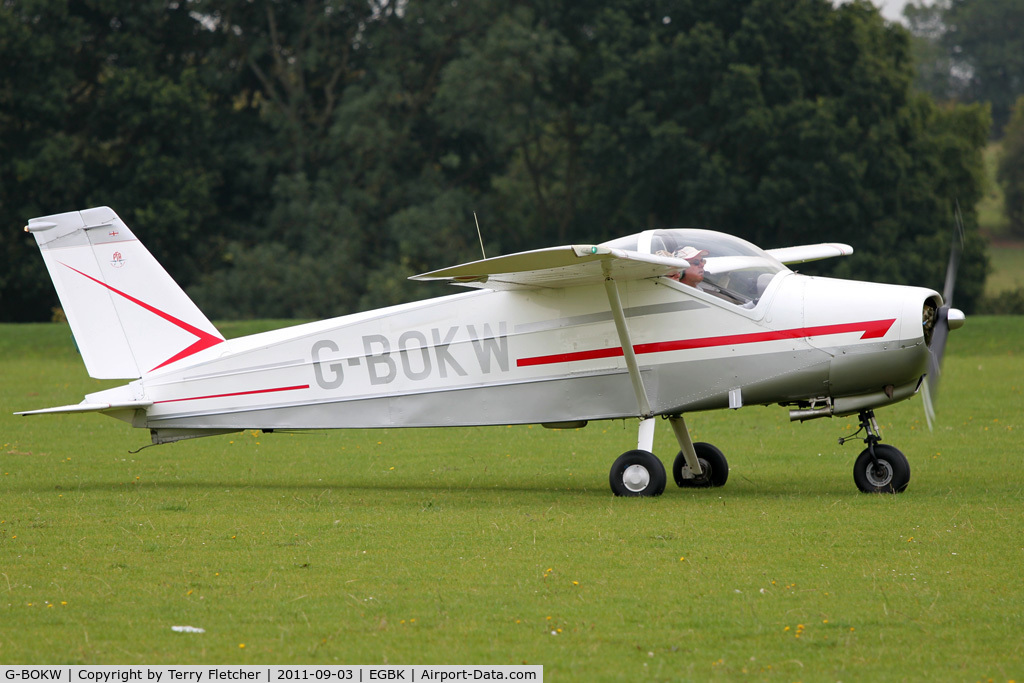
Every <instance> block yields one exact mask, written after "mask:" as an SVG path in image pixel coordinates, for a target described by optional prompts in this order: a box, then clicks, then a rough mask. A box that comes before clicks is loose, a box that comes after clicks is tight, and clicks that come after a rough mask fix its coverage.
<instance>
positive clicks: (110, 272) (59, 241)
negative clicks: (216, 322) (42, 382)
mask: <svg viewBox="0 0 1024 683" xmlns="http://www.w3.org/2000/svg"><path fill="white" fill-rule="evenodd" d="M25 230H26V232H30V233H32V234H33V236H34V237H35V238H36V242H37V243H38V244H39V249H40V251H41V252H42V254H43V260H44V261H45V262H46V268H47V270H49V271H50V278H51V279H52V280H53V284H54V286H55V287H56V288H57V295H58V296H59V297H60V301H61V304H62V305H63V307H64V314H65V315H66V316H67V319H68V322H69V323H70V324H71V331H72V332H73V333H74V335H75V341H76V342H77V343H78V348H79V350H80V351H81V353H82V358H83V360H84V361H85V366H86V369H87V370H88V371H89V375H90V376H91V377H95V378H97V379H131V378H136V377H141V376H142V375H144V374H145V373H147V372H151V371H153V370H156V369H158V368H162V367H164V366H165V365H170V364H171V363H174V362H176V361H179V360H181V359H183V358H187V357H188V356H191V355H192V354H195V353H198V352H199V351H202V350H203V349H207V348H209V347H211V346H213V345H215V344H219V343H220V342H222V341H224V337H223V336H222V335H221V334H220V332H218V331H217V328H215V327H214V326H213V324H212V323H211V322H210V321H209V320H207V319H206V316H205V315H203V313H202V312H201V311H200V310H199V308H198V307H197V306H196V305H195V304H194V303H193V302H192V300H191V299H189V298H188V296H187V295H186V294H185V292H184V291H182V289H181V287H179V286H178V284H177V283H176V282H174V280H172V279H171V276H170V275H168V274H167V271H166V270H164V269H163V267H162V266H161V265H160V264H159V263H157V261H156V259H154V258H153V255H152V254H150V253H149V251H148V250H147V249H146V248H145V247H144V246H142V243H141V242H139V240H138V239H137V238H136V237H135V235H133V234H132V231H131V230H129V229H128V226H127V225H125V224H124V222H123V221H122V220H121V219H120V218H118V217H117V214H115V213H114V212H113V210H111V209H109V208H107V207H105V206H103V207H99V208H95V209H86V210H85V211H72V212H70V213H62V214H57V215H54V216H44V217H42V218H33V219H32V220H30V221H29V223H28V225H27V226H26V227H25Z"/></svg>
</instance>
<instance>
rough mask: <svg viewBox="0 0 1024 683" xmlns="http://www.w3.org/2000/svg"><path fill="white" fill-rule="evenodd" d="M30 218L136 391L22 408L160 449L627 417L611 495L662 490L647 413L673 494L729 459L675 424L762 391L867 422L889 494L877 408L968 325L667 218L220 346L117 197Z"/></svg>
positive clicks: (112, 374) (871, 480) (937, 302)
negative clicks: (413, 296)
mask: <svg viewBox="0 0 1024 683" xmlns="http://www.w3.org/2000/svg"><path fill="white" fill-rule="evenodd" d="M25 230H26V231H28V232H30V233H32V235H33V236H34V237H35V239H36V241H37V243H38V245H39V248H40V250H41V252H42V255H43V259H44V260H45V262H46V267H47V268H48V269H49V272H50V276H51V277H52V279H53V282H54V285H55V287H56V289H57V293H58V295H59V297H60V300H61V303H62V304H63V307H64V312H65V314H66V316H67V319H68V322H69V323H70V325H71V329H72V331H73V333H74V336H75V339H76V341H77V344H78V347H79V350H80V351H81V354H82V358H83V360H84V361H85V365H86V368H87V370H88V372H89V375H90V376H92V377H95V378H99V379H111V378H122V379H131V380H133V381H131V382H129V383H128V384H125V385H123V386H118V387H115V388H112V389H107V390H105V391H99V392H96V393H93V394H89V395H87V396H86V397H85V399H84V400H83V402H82V403H79V404H76V405H69V406H60V407H56V408H47V409H44V410H32V411H27V412H23V413H18V414H20V415H37V414H42V413H81V412H99V413H104V414H107V415H110V416H111V417H115V418H118V419H120V420H124V421H125V422H128V423H130V424H131V425H132V426H134V427H139V428H144V429H148V430H149V431H150V435H151V439H152V442H153V443H154V444H163V443H169V442H174V441H179V440H182V439H190V438H194V437H200V436H211V435H217V434H225V433H229V432H235V431H240V430H245V429H261V430H263V431H266V432H272V431H274V430H301V429H333V428H373V427H455V426H468V425H509V424H535V423H540V424H543V425H544V426H545V427H551V428H574V427H581V426H584V425H586V424H587V422H588V421H591V420H612V419H623V418H636V419H638V421H639V435H638V439H637V446H636V448H635V449H633V450H629V451H627V452H625V453H623V454H622V455H621V456H620V457H619V458H618V459H617V460H615V462H614V464H613V465H612V468H611V473H610V477H609V480H610V484H611V489H612V491H613V492H614V493H615V494H616V495H620V496H657V495H659V494H661V493H662V492H663V491H664V488H665V484H666V480H667V477H666V472H665V468H664V466H663V465H662V463H661V461H660V460H659V459H658V458H657V457H656V456H655V455H653V454H652V453H651V449H652V445H653V441H654V428H655V423H656V420H655V418H656V417H658V416H662V417H666V418H668V422H669V424H670V425H671V427H672V430H673V432H674V433H675V436H676V439H677V440H678V443H679V449H680V450H679V454H678V455H677V456H676V458H675V461H674V463H673V465H672V474H673V478H674V480H675V482H676V484H678V485H679V486H680V487H704V486H721V485H723V484H725V482H726V479H727V478H728V475H729V468H728V464H727V462H726V459H725V456H724V455H723V454H722V452H721V451H720V450H719V449H717V448H716V447H714V446H712V445H711V444H707V443H694V442H693V441H692V440H691V438H690V435H689V432H688V430H687V427H686V423H685V421H684V417H683V416H684V415H685V414H686V413H691V412H695V411H702V410H712V409H718V408H733V409H736V408H740V407H742V406H745V405H769V404H774V403H778V404H782V405H786V406H790V407H791V408H792V409H791V410H790V419H791V420H809V419H812V418H819V417H828V416H843V415H853V414H857V415H859V419H860V426H861V430H859V431H858V434H859V433H860V431H863V432H864V433H865V435H866V436H865V437H864V441H865V443H866V444H867V447H866V448H865V449H864V451H863V452H862V453H861V454H860V456H859V457H858V458H857V461H856V464H855V466H854V480H855V482H856V484H857V486H858V488H860V490H862V491H867V492H899V491H902V490H903V489H904V488H906V486H907V483H908V481H909V479H910V468H909V465H908V464H907V460H906V458H905V457H904V456H903V454H902V453H900V451H898V450H897V449H895V448H893V447H892V446H889V445H886V444H882V443H880V434H879V431H878V425H877V423H876V421H875V419H874V413H873V411H874V409H875V408H878V407H881V406H885V405H889V404H891V403H895V402H897V401H902V400H904V399H907V398H909V397H910V396H912V395H914V394H915V393H917V392H918V390H919V389H920V387H921V386H922V381H923V378H924V376H925V375H926V374H928V372H929V364H931V367H932V370H931V373H932V374H933V375H937V370H938V364H939V361H940V360H941V348H938V347H941V346H942V345H944V343H945V339H946V335H947V333H948V330H949V329H951V328H953V329H955V328H957V327H960V326H961V325H962V324H963V322H964V316H963V314H962V313H961V312H960V311H958V310H956V309H953V308H950V306H949V304H948V300H949V298H950V296H951V294H952V292H951V291H947V292H946V295H945V299H946V303H944V301H943V297H942V296H940V295H939V294H938V293H937V292H935V291H932V290H929V289H921V288H916V287H904V286H897V285H884V284H872V283H867V282H854V281H844V280H836V279H831V278H823V277H808V276H804V275H800V274H797V273H795V272H793V271H791V270H790V269H789V268H787V267H786V265H785V264H793V263H800V262H805V261H809V260H814V259H820V258H827V257H830V256H840V255H847V254H850V253H852V251H853V250H852V248H851V247H849V246H847V245H843V244H817V245H807V246H798V247H791V248H785V249H771V250H767V251H765V250H762V249H760V248H758V247H756V246H754V245H753V244H750V243H749V242H746V241H744V240H741V239H738V238H736V237H732V236H729V235H726V234H723V233H720V232H712V231H708V230H691V229H674V230H646V231H644V232H641V233H638V234H635V235H631V236H629V237H623V238H621V239H616V240H613V241H611V242H605V243H603V244H598V245H572V246H561V247H553V248H550V249H539V250H536V251H527V252H522V253H517V254H510V255H507V256H499V257H495V258H485V259H483V260H481V261H476V262H473V263H466V264H463V265H458V266H454V267H451V268H446V269H442V270H437V271H434V272H430V273H426V274H424V275H417V276H415V277H414V278H413V279H414V280H439V281H447V282H450V283H453V284H458V285H464V286H467V287H470V288H473V289H474V290H475V291H471V292H465V293H461V294H455V295H451V296H444V297H440V298H435V299H429V300H425V301H420V302H416V303H409V304H402V305H398V306H391V307H388V308H383V309H379V310H373V311H365V312H362V313H355V314H352V315H346V316H342V317H339V318H333V319H330V320H324V321H321V322H314V323H308V324H302V325H296V326H294V327H289V328H286V329H280V330H274V331H271V332H265V333H262V334H255V335H251V336H247V337H241V338H237V339H229V340H226V339H224V337H223V336H222V335H221V334H220V333H219V332H218V331H217V328H216V327H214V326H213V324H212V323H211V322H210V321H209V320H208V319H207V318H206V317H205V316H204V315H203V313H202V312H201V311H200V310H199V308H197V307H196V305H195V304H194V303H193V302H192V301H191V300H190V299H189V298H188V296H187V295H186V294H185V293H184V291H182V289H181V288H180V287H179V286H178V285H177V284H176V283H175V282H174V281H173V280H172V279H171V277H170V276H169V275H168V274H167V272H166V271H165V270H164V269H163V268H162V267H161V266H160V265H159V263H157V261H156V260H155V259H154V258H153V256H152V255H151V254H150V253H149V251H147V250H146V248H145V247H144V246H143V245H142V243H141V242H140V241H139V240H138V239H137V238H136V237H135V235H134V234H133V233H132V232H131V230H129V229H128V226H126V225H125V224H124V222H122V221H121V219H119V218H118V217H117V215H116V214H115V213H114V211H112V210H111V209H109V208H107V207H100V208H94V209H88V210H84V211H75V212H70V213H63V214H58V215H53V216H45V217H42V218H35V219H32V220H31V221H29V224H28V226H26V228H25ZM953 270H955V265H954V263H953V262H952V260H951V264H950V271H951V272H952V271H953ZM950 281H951V278H950ZM950 281H947V290H951V289H952V286H951V284H950ZM841 441H842V440H841Z"/></svg>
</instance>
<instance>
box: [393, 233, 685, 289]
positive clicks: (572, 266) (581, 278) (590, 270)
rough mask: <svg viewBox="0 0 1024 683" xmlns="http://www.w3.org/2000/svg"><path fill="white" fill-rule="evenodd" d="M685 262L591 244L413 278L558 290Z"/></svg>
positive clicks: (638, 276) (660, 271)
mask: <svg viewBox="0 0 1024 683" xmlns="http://www.w3.org/2000/svg"><path fill="white" fill-rule="evenodd" d="M686 266H687V263H686V261H683V260H682V259H677V258H671V257H664V256H656V255H653V254H641V253H638V252H635V251H626V250H623V249H611V248H609V247H601V246H595V245H590V244H586V245H566V246H561V247H551V248H548V249H537V250H535V251H523V252H519V253H516V254H508V255H506V256H495V257H494V258H489V259H483V260H481V261H473V262H472V263H464V264H462V265H458V266H452V267H450V268H442V269H441V270H435V271H431V272H429V273H423V274H421V275H414V276H412V277H411V278H409V279H410V280H425V281H447V282H450V283H452V284H455V285H464V286H466V287H479V288H483V289H531V288H552V289H557V288H561V287H575V286H578V285H589V284H600V283H601V282H603V281H604V280H605V279H606V278H608V277H610V278H611V279H613V280H620V281H621V280H643V279H647V278H652V277H660V276H662V275H667V274H669V273H672V272H679V271H680V270H682V269H684V268H686Z"/></svg>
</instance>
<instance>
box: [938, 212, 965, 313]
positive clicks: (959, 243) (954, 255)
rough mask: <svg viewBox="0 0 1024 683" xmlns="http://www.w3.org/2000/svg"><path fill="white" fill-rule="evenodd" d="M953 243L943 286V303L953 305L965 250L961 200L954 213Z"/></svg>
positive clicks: (947, 305)
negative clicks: (957, 272)
mask: <svg viewBox="0 0 1024 683" xmlns="http://www.w3.org/2000/svg"><path fill="white" fill-rule="evenodd" d="M953 217H954V223H953V243H952V245H951V246H950V249H949V263H948V264H947V265H946V284H945V285H944V286H943V288H942V303H943V305H945V306H946V307H949V306H952V305H953V287H954V286H955V285H956V271H957V270H959V268H960V255H961V254H962V253H963V250H964V217H963V215H962V214H961V213H960V202H959V201H957V202H956V211H955V213H954V214H953Z"/></svg>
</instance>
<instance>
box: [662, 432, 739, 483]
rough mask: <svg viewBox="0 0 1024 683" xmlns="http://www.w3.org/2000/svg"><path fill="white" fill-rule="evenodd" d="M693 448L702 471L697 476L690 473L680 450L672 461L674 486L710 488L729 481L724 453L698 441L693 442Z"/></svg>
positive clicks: (727, 464) (727, 465)
mask: <svg viewBox="0 0 1024 683" xmlns="http://www.w3.org/2000/svg"><path fill="white" fill-rule="evenodd" d="M693 450H695V451H696V452H697V461H698V462H700V468H701V469H702V470H704V472H703V473H702V474H701V475H700V476H699V477H694V476H692V475H691V474H690V466H689V465H687V464H686V457H685V456H684V455H683V452H682V451H679V455H677V456H676V459H675V462H673V463H672V478H673V479H675V480H676V486H679V487H680V488H701V489H703V488H710V487H718V486H725V482H727V481H729V463H728V461H727V460H726V459H725V454H723V453H722V451H720V450H718V449H717V448H716V447H715V446H712V445H711V444H709V443H704V442H702V441H699V442H697V443H695V444H693Z"/></svg>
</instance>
